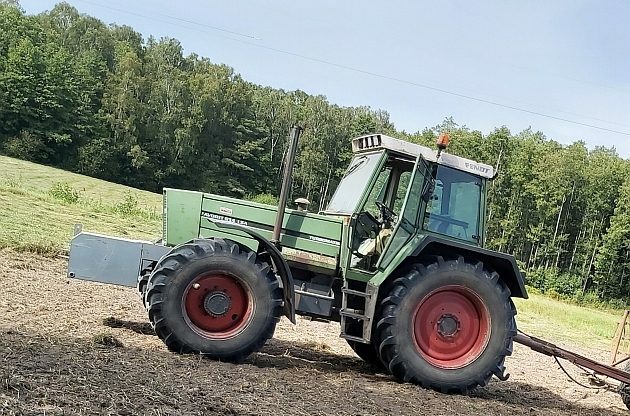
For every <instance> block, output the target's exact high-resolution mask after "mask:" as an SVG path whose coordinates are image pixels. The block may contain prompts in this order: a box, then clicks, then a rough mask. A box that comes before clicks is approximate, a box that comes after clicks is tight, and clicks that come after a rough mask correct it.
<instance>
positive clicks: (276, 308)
mask: <svg viewBox="0 0 630 416" xmlns="http://www.w3.org/2000/svg"><path fill="white" fill-rule="evenodd" d="M145 299H146V305H147V308H148V311H149V320H150V321H151V324H152V326H153V327H154V329H155V332H156V333H157V335H158V336H159V337H160V338H161V339H162V341H164V343H165V344H166V346H167V347H168V348H169V349H170V350H172V351H175V352H179V353H187V352H193V353H201V354H204V355H206V356H208V357H210V358H214V359H219V360H223V361H240V360H242V359H243V358H245V357H247V356H248V355H249V354H251V353H252V352H255V351H257V350H258V349H260V348H261V347H262V346H263V345H264V343H265V342H266V341H267V340H268V339H269V338H271V337H272V336H273V332H274V330H275V327H276V323H277V322H278V320H279V319H280V316H281V315H282V303H283V302H282V289H280V287H279V283H278V280H277V278H276V276H275V274H274V273H273V272H272V271H271V269H270V267H269V265H268V264H266V263H264V262H261V261H259V260H258V259H257V258H256V253H254V252H252V251H246V250H245V249H241V248H240V247H239V246H238V245H237V244H236V243H235V242H233V241H229V240H221V239H209V240H201V239H200V240H195V241H193V242H191V243H188V244H182V245H180V246H178V247H175V248H174V249H173V250H172V251H171V252H170V253H169V254H168V255H166V256H165V257H164V258H163V259H162V260H160V262H159V263H158V264H157V265H156V267H155V270H154V271H153V273H152V274H151V277H150V278H149V281H148V283H147V286H146V295H145Z"/></svg>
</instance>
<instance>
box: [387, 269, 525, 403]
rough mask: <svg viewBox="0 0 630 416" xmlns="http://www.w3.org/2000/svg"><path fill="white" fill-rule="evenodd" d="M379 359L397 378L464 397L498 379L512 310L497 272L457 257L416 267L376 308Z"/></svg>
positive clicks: (508, 348) (510, 331)
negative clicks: (377, 310) (377, 308)
mask: <svg viewBox="0 0 630 416" xmlns="http://www.w3.org/2000/svg"><path fill="white" fill-rule="evenodd" d="M379 309H380V315H379V318H380V319H379V320H378V323H377V325H376V336H377V342H378V345H379V351H378V352H379V355H380V358H381V360H382V362H383V364H384V365H385V366H386V367H387V368H388V369H389V370H390V371H391V373H392V374H393V375H394V376H396V377H397V378H399V379H400V380H403V381H410V382H413V383H416V384H420V385H422V386H423V387H426V388H432V389H434V390H438V391H441V392H444V393H465V392H467V391H469V390H471V389H473V388H475V387H477V386H485V385H486V384H487V383H488V381H489V379H490V378H491V377H492V375H493V374H495V375H497V376H498V377H502V376H503V370H504V367H503V363H504V360H505V357H506V356H508V355H510V354H511V353H512V339H513V338H514V336H515V335H516V323H515V320H514V315H515V313H516V311H515V308H514V306H513V304H512V302H511V300H510V292H509V289H508V288H507V287H506V286H505V284H504V283H503V282H502V281H501V280H499V275H498V274H497V273H494V272H492V271H490V270H488V269H487V268H485V267H484V265H483V263H481V262H477V263H475V264H472V263H470V262H467V261H466V260H465V259H464V258H463V257H459V258H458V259H456V260H449V261H445V260H444V259H443V258H442V257H436V259H435V261H434V262H430V263H427V264H420V263H419V264H416V265H414V266H413V267H412V269H411V271H409V272H408V273H407V274H405V275H404V276H402V277H401V278H399V279H397V280H395V281H394V282H393V284H392V287H391V289H390V291H389V292H388V294H387V295H386V296H385V297H384V298H383V300H382V301H381V304H380V308H379Z"/></svg>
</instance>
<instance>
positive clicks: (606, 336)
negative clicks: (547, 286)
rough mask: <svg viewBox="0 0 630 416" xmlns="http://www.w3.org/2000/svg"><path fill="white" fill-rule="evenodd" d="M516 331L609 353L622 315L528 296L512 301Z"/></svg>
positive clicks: (541, 297)
mask: <svg viewBox="0 0 630 416" xmlns="http://www.w3.org/2000/svg"><path fill="white" fill-rule="evenodd" d="M514 303H515V304H516V309H517V310H518V315H517V317H516V318H517V322H518V326H519V329H520V330H522V331H524V332H526V333H528V334H529V335H533V336H537V337H539V338H542V339H549V340H551V341H553V342H557V343H559V344H561V343H563V342H567V343H570V344H578V345H580V346H584V347H594V348H599V349H605V350H608V349H610V347H611V342H612V338H613V336H614V335H615V330H616V329H617V323H618V322H619V320H620V319H621V318H622V316H623V311H605V310H600V309H592V308H587V307H584V306H578V305H573V304H570V303H565V302H561V301H557V300H554V299H551V298H548V297H545V296H543V295H538V294H530V297H529V299H515V302H514Z"/></svg>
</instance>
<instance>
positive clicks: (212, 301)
mask: <svg viewBox="0 0 630 416" xmlns="http://www.w3.org/2000/svg"><path fill="white" fill-rule="evenodd" d="M231 303H232V302H231V301H230V298H229V297H228V296H227V295H226V294H225V293H223V292H212V293H210V294H209V295H208V296H206V299H205V300H204V301H203V307H204V309H205V310H206V312H208V315H212V316H216V317H218V316H223V315H225V314H226V313H227V311H228V310H229V309H230V306H231Z"/></svg>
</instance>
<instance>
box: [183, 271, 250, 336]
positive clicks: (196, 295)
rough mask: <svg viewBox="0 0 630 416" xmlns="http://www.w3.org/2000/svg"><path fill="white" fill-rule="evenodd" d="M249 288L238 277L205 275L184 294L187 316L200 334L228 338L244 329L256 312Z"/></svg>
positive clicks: (220, 274)
mask: <svg viewBox="0 0 630 416" xmlns="http://www.w3.org/2000/svg"><path fill="white" fill-rule="evenodd" d="M253 306H254V305H253V301H252V296H250V291H249V289H248V288H247V287H246V286H245V285H244V284H243V283H241V282H240V281H239V280H238V279H237V278H235V277H233V276H231V275H227V274H223V273H212V274H202V275H200V276H198V277H197V278H195V279H194V280H193V281H192V282H190V284H189V285H188V287H187V288H186V290H185V292H184V302H183V309H184V317H185V319H186V322H187V323H188V324H189V326H190V327H191V328H192V329H193V330H194V331H195V332H197V333H198V334H200V335H202V336H204V337H206V338H210V339H225V338H230V337H232V336H234V335H235V334H237V333H239V332H240V331H241V330H243V329H244V328H245V327H246V326H247V324H248V323H249V321H250V318H251V316H252V310H253Z"/></svg>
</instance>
